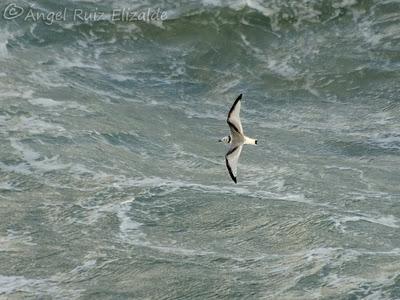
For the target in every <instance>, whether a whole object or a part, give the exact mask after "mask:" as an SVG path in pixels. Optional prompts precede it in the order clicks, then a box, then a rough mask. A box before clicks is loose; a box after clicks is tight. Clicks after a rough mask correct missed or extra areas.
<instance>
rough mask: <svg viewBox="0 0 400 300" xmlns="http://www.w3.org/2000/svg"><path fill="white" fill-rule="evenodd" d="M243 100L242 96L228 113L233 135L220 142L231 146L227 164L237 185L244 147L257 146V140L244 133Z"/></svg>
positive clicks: (226, 155)
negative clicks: (238, 165)
mask: <svg viewBox="0 0 400 300" xmlns="http://www.w3.org/2000/svg"><path fill="white" fill-rule="evenodd" d="M241 99H242V94H240V95H239V96H238V97H237V98H236V100H235V102H234V103H233V105H232V107H231V109H230V111H229V113H228V119H227V120H226V121H227V122H228V125H229V129H230V131H231V134H230V135H228V136H225V137H223V138H222V139H220V140H219V142H223V143H225V144H231V146H230V148H229V150H228V152H227V153H226V154H225V164H226V167H227V169H228V171H229V175H230V176H231V178H232V180H233V181H234V182H235V183H237V179H236V177H237V163H238V160H239V156H240V153H241V152H242V148H243V145H244V144H251V145H256V144H257V140H255V139H252V138H249V137H247V136H245V135H244V133H243V127H242V122H241V121H240V116H239V114H240V104H241Z"/></svg>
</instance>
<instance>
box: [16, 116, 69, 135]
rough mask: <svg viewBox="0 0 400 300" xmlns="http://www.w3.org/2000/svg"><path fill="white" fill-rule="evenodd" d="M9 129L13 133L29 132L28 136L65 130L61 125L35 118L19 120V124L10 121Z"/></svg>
mask: <svg viewBox="0 0 400 300" xmlns="http://www.w3.org/2000/svg"><path fill="white" fill-rule="evenodd" d="M9 123H11V124H9V128H10V129H11V130H13V131H21V132H29V133H30V134H41V133H46V132H52V133H53V134H57V133H62V132H65V131H66V130H65V128H64V127H62V126H61V125H58V124H54V123H48V122H46V121H44V120H42V119H39V118H38V117H36V116H32V117H25V116H22V117H20V118H19V122H17V123H16V124H13V123H14V122H13V121H12V120H10V122H9Z"/></svg>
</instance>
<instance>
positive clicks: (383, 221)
mask: <svg viewBox="0 0 400 300" xmlns="http://www.w3.org/2000/svg"><path fill="white" fill-rule="evenodd" d="M358 221H365V222H370V223H374V224H378V225H382V226H387V227H391V228H399V227H400V226H399V225H398V223H399V221H398V220H397V219H396V218H395V217H394V216H392V215H389V216H380V217H370V216H347V217H343V218H341V222H344V223H346V222H358Z"/></svg>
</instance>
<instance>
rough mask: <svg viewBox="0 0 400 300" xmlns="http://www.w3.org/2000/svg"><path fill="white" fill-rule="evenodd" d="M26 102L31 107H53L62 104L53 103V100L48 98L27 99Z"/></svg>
mask: <svg viewBox="0 0 400 300" xmlns="http://www.w3.org/2000/svg"><path fill="white" fill-rule="evenodd" d="M28 101H29V103H31V104H33V105H41V106H44V107H54V106H59V105H62V104H63V102H59V101H54V100H53V99H49V98H34V99H29V100H28Z"/></svg>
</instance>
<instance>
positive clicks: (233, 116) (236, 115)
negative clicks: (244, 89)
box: [226, 94, 243, 136]
mask: <svg viewBox="0 0 400 300" xmlns="http://www.w3.org/2000/svg"><path fill="white" fill-rule="evenodd" d="M241 99H242V94H240V95H239V96H238V97H237V98H236V100H235V102H234V103H233V105H232V107H231V109H230V111H229V113H228V119H227V120H226V121H227V122H228V125H229V128H230V129H231V133H232V136H235V135H237V134H240V135H243V128H242V122H240V104H241V101H240V100H241Z"/></svg>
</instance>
